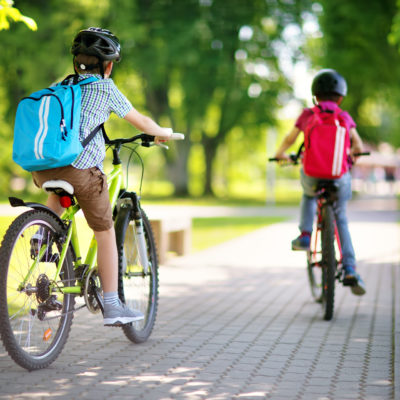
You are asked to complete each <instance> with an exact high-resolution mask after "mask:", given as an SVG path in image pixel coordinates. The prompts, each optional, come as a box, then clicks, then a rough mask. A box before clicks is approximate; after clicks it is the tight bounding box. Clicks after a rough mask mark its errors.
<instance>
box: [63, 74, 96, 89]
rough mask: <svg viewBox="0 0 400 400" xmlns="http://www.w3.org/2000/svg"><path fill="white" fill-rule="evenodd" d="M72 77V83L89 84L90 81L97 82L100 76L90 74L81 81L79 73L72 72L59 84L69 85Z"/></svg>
mask: <svg viewBox="0 0 400 400" xmlns="http://www.w3.org/2000/svg"><path fill="white" fill-rule="evenodd" d="M71 79H72V85H79V86H81V85H87V84H88V83H92V82H96V81H98V80H99V78H96V77H95V76H90V77H89V78H85V79H82V80H81V81H79V80H78V79H79V74H71V75H68V76H66V77H65V78H64V79H63V80H62V81H61V82H60V83H59V84H58V85H68V81H70V80H71Z"/></svg>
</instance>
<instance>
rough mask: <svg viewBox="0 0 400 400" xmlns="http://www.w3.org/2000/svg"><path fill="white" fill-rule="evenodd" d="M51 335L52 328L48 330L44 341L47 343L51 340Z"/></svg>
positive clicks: (44, 335)
mask: <svg viewBox="0 0 400 400" xmlns="http://www.w3.org/2000/svg"><path fill="white" fill-rule="evenodd" d="M51 334H52V331H51V328H49V329H46V331H45V332H44V334H43V341H44V342H47V341H48V340H49V339H50V338H51Z"/></svg>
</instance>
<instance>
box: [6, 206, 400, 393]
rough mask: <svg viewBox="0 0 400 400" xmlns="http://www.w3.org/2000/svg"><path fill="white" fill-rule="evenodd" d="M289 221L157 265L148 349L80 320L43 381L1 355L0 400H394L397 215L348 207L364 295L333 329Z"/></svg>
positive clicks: (344, 294) (399, 312)
mask: <svg viewBox="0 0 400 400" xmlns="http://www.w3.org/2000/svg"><path fill="white" fill-rule="evenodd" d="M239 211H240V210H239ZM198 212H200V213H203V210H200V211H198ZM275 212H277V213H278V214H279V213H282V214H284V212H285V211H284V209H278V210H275ZM288 215H290V216H291V217H290V219H289V220H288V221H287V222H284V223H280V224H276V225H273V226H269V227H265V228H262V229H260V230H257V231H255V232H252V233H250V234H247V235H245V236H242V237H240V238H237V239H234V240H231V241H229V242H226V243H223V244H221V245H219V246H215V247H212V248H210V249H207V250H205V251H202V252H198V253H195V254H191V255H189V256H185V257H179V258H172V259H170V260H169V262H168V263H167V264H166V265H163V266H162V267H161V269H160V304H159V312H158V316H157V322H156V325H155V328H154V331H153V334H152V336H151V337H150V339H149V340H148V341H147V342H146V343H144V344H141V345H135V344H132V343H130V342H129V341H128V340H127V339H126V338H125V336H124V335H123V333H122V332H121V330H120V329H118V328H105V327H103V326H102V324H101V322H102V321H101V319H100V318H99V317H98V316H96V315H92V314H90V313H89V312H88V311H87V310H85V309H84V310H81V311H78V312H77V313H76V315H75V319H74V324H73V326H72V330H71V334H70V338H69V340H68V343H67V345H66V347H65V349H64V351H63V352H62V354H61V356H60V357H59V358H58V359H57V360H56V361H55V362H54V364H53V365H52V366H51V367H49V368H48V369H46V370H42V371H35V372H27V371H25V370H23V369H21V368H20V367H18V366H17V365H16V364H14V363H13V361H12V360H11V359H10V358H9V357H8V356H7V354H5V351H4V349H3V348H2V347H0V399H7V400H8V399H28V398H29V399H99V400H100V399H144V400H152V399H157V400H167V399H168V400H169V399H189V400H197V399H207V400H217V399H270V400H278V399H290V400H291V399H294V400H309V399H310V400H313V399H315V400H317V399H318V400H334V399H335V400H336V399H337V400H346V399H357V400H364V399H368V400H372V399H379V400H386V399H388V400H389V399H390V400H394V399H400V373H399V369H400V266H399V260H400V225H399V224H398V220H399V213H398V211H397V207H396V205H395V203H394V202H393V201H390V202H389V201H388V200H385V199H378V200H376V199H368V200H358V201H354V202H353V203H352V204H351V206H350V213H349V215H350V217H349V218H350V221H351V223H350V227H351V232H352V234H353V240H354V245H355V248H356V252H357V256H358V259H359V266H358V267H359V272H360V273H361V275H362V276H363V278H364V280H365V282H366V284H367V290H368V292H367V295H365V296H363V297H356V296H353V295H352V294H351V292H350V290H349V289H348V288H343V287H341V286H337V290H336V296H335V314H334V319H333V320H332V321H330V322H327V321H323V320H322V311H321V308H320V305H318V304H316V303H314V302H313V300H312V298H311V295H310V291H309V288H308V282H307V276H306V271H305V255H304V254H303V253H301V252H291V251H289V244H290V239H291V238H292V236H294V235H296V232H297V231H296V225H297V223H296V218H295V217H294V218H293V214H292V211H290V213H289V214H288Z"/></svg>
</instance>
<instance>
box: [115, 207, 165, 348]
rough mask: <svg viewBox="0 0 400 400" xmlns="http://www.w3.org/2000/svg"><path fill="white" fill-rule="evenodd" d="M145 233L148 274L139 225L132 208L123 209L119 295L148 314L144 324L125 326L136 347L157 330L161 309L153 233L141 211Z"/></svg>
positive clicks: (119, 222)
mask: <svg viewBox="0 0 400 400" xmlns="http://www.w3.org/2000/svg"><path fill="white" fill-rule="evenodd" d="M141 215H142V221H143V231H144V236H145V242H146V246H147V255H148V259H149V269H148V273H147V274H145V273H144V268H143V266H142V265H141V264H140V260H139V256H138V250H137V245H136V243H137V240H136V230H135V223H134V220H133V219H132V217H131V209H130V207H121V208H120V210H119V212H118V215H117V219H116V223H115V231H116V238H117V247H118V291H119V297H120V299H121V301H122V302H123V303H125V304H127V305H128V307H130V308H132V309H135V310H139V311H141V312H142V313H143V314H144V320H142V321H137V322H133V323H130V324H126V325H123V326H122V330H123V331H124V333H125V336H126V337H127V338H128V339H129V340H130V341H132V342H134V343H142V342H145V341H146V340H147V339H148V338H149V336H150V334H151V332H152V330H153V327H154V323H155V320H156V315H157V306H158V260H157V252H156V246H155V241H154V237H153V231H152V229H151V225H150V221H149V219H148V218H147V216H146V214H145V212H144V211H143V210H141Z"/></svg>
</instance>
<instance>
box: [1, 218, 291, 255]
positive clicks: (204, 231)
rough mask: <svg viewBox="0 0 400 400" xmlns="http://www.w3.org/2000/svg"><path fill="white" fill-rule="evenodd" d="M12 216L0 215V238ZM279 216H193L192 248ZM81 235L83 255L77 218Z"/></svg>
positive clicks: (84, 233)
mask: <svg viewBox="0 0 400 400" xmlns="http://www.w3.org/2000/svg"><path fill="white" fill-rule="evenodd" d="M14 219H15V217H14V216H11V217H6V216H0V240H3V236H4V234H5V232H6V230H7V229H8V227H9V225H10V224H11V222H12V221H13V220H14ZM283 220H284V218H281V217H211V218H194V219H193V224H192V250H193V251H199V250H204V249H206V248H207V247H211V246H215V245H217V244H220V243H222V242H225V241H227V240H230V239H233V238H235V237H238V236H240V235H244V234H245V233H248V232H251V231H253V230H255V229H259V228H262V227H263V226H266V225H270V224H274V223H277V222H280V221H283ZM77 224H78V231H79V233H80V237H81V243H80V245H81V252H82V255H83V256H85V255H86V252H87V249H88V246H89V242H90V239H91V230H90V229H89V227H88V226H87V224H86V222H85V220H84V219H83V218H77Z"/></svg>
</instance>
